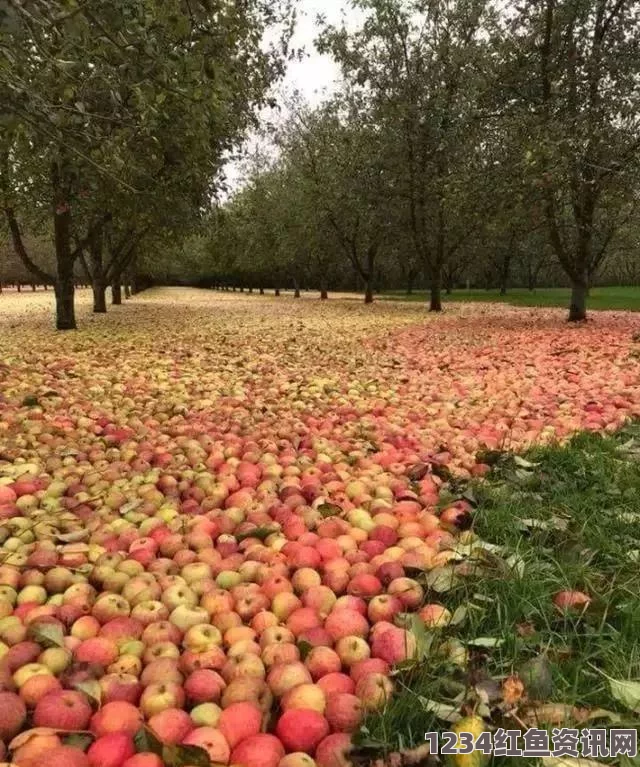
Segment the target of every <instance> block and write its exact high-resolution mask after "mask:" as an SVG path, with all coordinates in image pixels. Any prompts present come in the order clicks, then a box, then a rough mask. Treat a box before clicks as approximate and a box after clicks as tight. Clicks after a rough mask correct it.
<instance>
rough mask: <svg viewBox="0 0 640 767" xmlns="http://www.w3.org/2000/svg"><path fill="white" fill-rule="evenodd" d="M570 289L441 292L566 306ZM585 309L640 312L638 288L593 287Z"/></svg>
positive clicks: (398, 296)
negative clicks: (505, 293) (503, 294)
mask: <svg viewBox="0 0 640 767" xmlns="http://www.w3.org/2000/svg"><path fill="white" fill-rule="evenodd" d="M428 295H429V294H428V292H427V291H416V292H415V293H412V294H411V295H409V296H408V295H407V294H406V293H402V292H400V291H394V292H389V293H383V294H382V295H381V296H380V298H383V299H387V300H390V301H423V302H426V301H427V300H428ZM570 295H571V291H570V290H569V288H540V289H538V290H535V291H533V292H532V291H529V290H526V289H524V288H514V289H513V290H509V291H508V292H507V295H506V296H501V295H500V294H499V292H498V291H497V290H455V291H454V292H453V293H452V294H451V295H446V294H443V296H442V298H443V300H444V301H446V302H449V301H472V302H482V303H502V304H511V305H513V306H557V307H563V308H564V307H568V306H569V299H570ZM587 307H588V309H593V310H602V309H618V310H628V311H640V287H612V288H592V289H591V291H590V295H589V298H588V302H587Z"/></svg>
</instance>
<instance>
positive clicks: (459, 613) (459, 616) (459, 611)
mask: <svg viewBox="0 0 640 767" xmlns="http://www.w3.org/2000/svg"><path fill="white" fill-rule="evenodd" d="M468 614H469V610H468V608H466V607H465V606H464V605H460V606H459V607H456V609H455V610H454V611H453V615H452V616H451V620H450V621H449V625H450V626H459V625H460V624H461V623H463V622H464V621H465V620H466V619H467V615H468Z"/></svg>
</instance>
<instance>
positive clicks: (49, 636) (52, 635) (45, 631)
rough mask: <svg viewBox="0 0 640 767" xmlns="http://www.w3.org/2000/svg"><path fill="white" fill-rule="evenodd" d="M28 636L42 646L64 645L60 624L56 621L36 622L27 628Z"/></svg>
mask: <svg viewBox="0 0 640 767" xmlns="http://www.w3.org/2000/svg"><path fill="white" fill-rule="evenodd" d="M29 636H30V637H31V638H32V639H33V641H34V642H37V643H38V644H39V645H41V646H42V647H45V648H46V647H64V634H63V631H62V626H59V625H57V624H56V623H38V624H37V625H36V626H34V627H33V628H32V629H30V630H29Z"/></svg>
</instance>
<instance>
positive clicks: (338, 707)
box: [324, 693, 363, 732]
mask: <svg viewBox="0 0 640 767" xmlns="http://www.w3.org/2000/svg"><path fill="white" fill-rule="evenodd" d="M324 715H325V717H326V719H327V722H329V726H330V727H331V729H332V730H333V731H334V732H355V731H356V730H357V729H358V727H359V726H360V723H361V721H362V717H363V709H362V703H361V701H360V698H358V697H357V696H356V695H352V694H351V693H336V694H334V695H330V696H329V698H328V699H327V705H326V708H325V712H324Z"/></svg>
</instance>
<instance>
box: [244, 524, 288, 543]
mask: <svg viewBox="0 0 640 767" xmlns="http://www.w3.org/2000/svg"><path fill="white" fill-rule="evenodd" d="M277 532H278V530H277V529H276V528H275V527H256V528H255V530H247V531H246V533H239V534H238V535H236V541H237V542H238V543H240V542H241V541H244V540H245V539H246V538H257V539H258V540H260V541H264V540H265V539H266V538H268V537H269V536H270V535H273V534H274V533H277Z"/></svg>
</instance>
